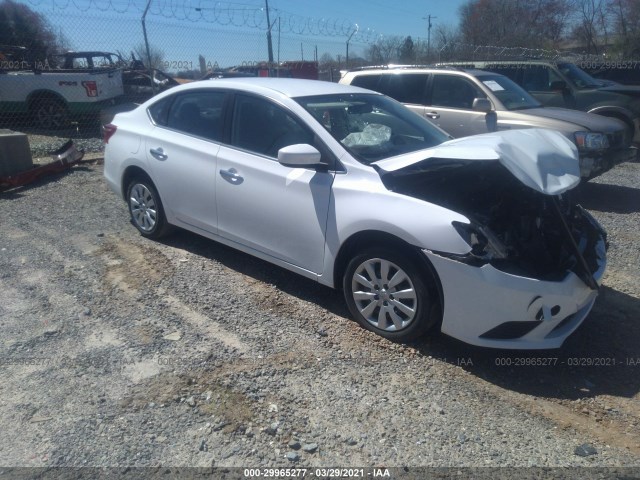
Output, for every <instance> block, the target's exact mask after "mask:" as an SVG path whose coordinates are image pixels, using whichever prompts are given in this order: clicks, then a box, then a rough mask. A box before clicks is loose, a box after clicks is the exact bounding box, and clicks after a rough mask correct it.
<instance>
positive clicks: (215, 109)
mask: <svg viewBox="0 0 640 480" xmlns="http://www.w3.org/2000/svg"><path fill="white" fill-rule="evenodd" d="M224 98H225V92H212V91H199V92H189V93H183V94H180V95H176V96H175V99H174V101H173V102H172V103H171V105H170V107H169V111H168V115H167V121H166V126H167V127H169V128H171V129H173V130H177V131H179V132H183V133H187V134H190V135H196V136H198V137H204V138H206V139H209V140H215V141H220V140H221V139H222V105H223V102H224ZM150 113H151V115H152V117H153V112H152V109H150Z"/></svg>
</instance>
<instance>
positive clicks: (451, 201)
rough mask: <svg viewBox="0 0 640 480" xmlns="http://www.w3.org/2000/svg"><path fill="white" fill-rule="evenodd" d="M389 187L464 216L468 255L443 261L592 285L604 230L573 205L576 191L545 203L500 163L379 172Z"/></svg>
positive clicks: (444, 163)
mask: <svg viewBox="0 0 640 480" xmlns="http://www.w3.org/2000/svg"><path fill="white" fill-rule="evenodd" d="M381 177H382V181H383V183H384V184H385V186H386V187H387V188H388V189H389V190H391V191H393V192H396V193H400V194H403V195H409V196H411V197H414V198H418V199H421V200H424V201H427V202H430V203H433V204H436V205H440V206H442V207H445V208H448V209H450V210H453V211H456V212H458V213H461V214H463V215H465V216H466V217H467V218H468V219H469V220H470V222H471V223H470V224H463V223H459V222H454V227H455V228H456V230H457V231H458V233H459V234H460V235H461V236H462V237H463V238H464V239H465V241H466V242H467V243H468V244H469V246H470V247H471V251H470V252H469V253H468V254H466V255H464V256H459V255H451V254H446V253H442V252H438V253H439V254H442V255H446V256H449V257H450V258H455V259H457V260H459V261H462V262H465V263H469V264H472V265H476V266H481V265H484V264H486V263H490V264H491V265H493V266H494V267H495V268H497V269H499V270H502V271H504V272H507V273H511V274H514V275H520V276H527V277H533V278H537V279H541V280H561V279H562V278H563V277H564V276H566V274H567V271H573V272H574V273H576V274H577V275H578V276H579V277H580V278H581V279H583V281H585V283H587V285H589V286H592V287H593V285H594V284H595V282H594V281H593V277H592V274H593V273H594V272H595V271H596V270H597V268H598V262H597V259H598V253H597V248H596V245H597V243H598V241H599V240H600V239H601V238H604V239H605V241H606V234H605V232H604V230H603V229H602V228H601V227H600V226H599V225H598V224H597V222H596V221H595V220H594V219H593V218H592V217H591V216H590V215H589V214H588V213H587V212H585V211H584V210H583V209H582V207H580V206H579V205H575V204H574V203H573V202H572V199H571V191H568V192H565V193H564V194H562V195H545V194H543V193H540V192H538V191H535V190H533V189H532V188H529V187H528V186H526V185H524V184H523V183H522V182H520V181H519V180H518V179H517V178H516V177H515V176H514V175H513V174H512V173H511V172H509V170H507V169H506V168H505V167H504V166H503V165H502V164H501V163H500V162H498V161H475V160H474V161H465V160H451V159H446V160H439V159H429V161H428V162H422V163H417V164H414V165H412V166H410V167H408V168H404V169H402V170H397V171H394V172H381ZM595 288H597V285H596V286H595Z"/></svg>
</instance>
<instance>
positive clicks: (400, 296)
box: [343, 248, 439, 342]
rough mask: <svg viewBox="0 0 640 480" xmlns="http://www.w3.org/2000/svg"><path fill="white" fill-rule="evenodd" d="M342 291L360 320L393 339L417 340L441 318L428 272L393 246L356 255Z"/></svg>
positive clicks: (376, 331) (346, 274)
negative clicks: (393, 250)
mask: <svg viewBox="0 0 640 480" xmlns="http://www.w3.org/2000/svg"><path fill="white" fill-rule="evenodd" d="M425 270H426V268H425ZM343 291H344V296H345V300H346V302H347V306H348V307H349V310H350V312H351V314H352V315H353V317H354V318H355V319H356V320H357V321H358V323H360V325H362V326H363V327H364V328H366V329H367V330H371V331H372V332H375V333H377V334H378V335H381V336H382V337H385V338H388V339H390V340H394V341H399V342H409V341H414V340H417V339H418V338H420V337H422V336H423V335H424V334H425V333H427V331H428V330H429V329H430V328H431V327H432V326H433V325H434V324H436V323H437V320H438V312H439V308H438V301H437V295H436V293H435V288H434V282H433V279H432V278H431V277H430V276H429V273H427V272H426V271H422V269H421V268H420V266H419V264H418V262H416V261H412V259H410V258H409V257H407V256H405V255H402V254H399V253H395V252H392V251H391V250H390V249H386V248H372V249H369V250H367V251H365V252H363V253H361V254H359V255H357V256H355V257H354V258H353V259H352V260H351V261H350V262H349V265H348V266H347V268H346V271H345V274H344V277H343Z"/></svg>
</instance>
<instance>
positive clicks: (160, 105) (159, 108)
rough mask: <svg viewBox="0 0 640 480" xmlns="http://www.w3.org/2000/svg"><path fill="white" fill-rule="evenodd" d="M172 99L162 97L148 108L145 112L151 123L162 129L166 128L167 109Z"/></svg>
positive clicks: (172, 97)
mask: <svg viewBox="0 0 640 480" xmlns="http://www.w3.org/2000/svg"><path fill="white" fill-rule="evenodd" d="M173 99H174V96H171V97H164V98H163V99H162V100H159V101H157V102H156V103H154V104H153V105H151V106H150V107H149V109H148V110H147V111H148V112H149V116H150V117H151V120H153V123H155V124H156V125H160V126H163V127H166V126H167V115H168V114H169V107H170V106H171V102H172V101H173Z"/></svg>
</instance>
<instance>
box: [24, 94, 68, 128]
mask: <svg viewBox="0 0 640 480" xmlns="http://www.w3.org/2000/svg"><path fill="white" fill-rule="evenodd" d="M31 112H32V114H33V118H34V121H35V122H36V124H37V125H38V127H40V128H42V129H45V130H61V129H63V128H68V127H69V126H70V125H71V123H70V117H69V110H68V109H67V106H66V105H65V103H64V102H63V101H62V100H58V99H56V98H51V97H40V98H36V99H35V100H34V101H33V102H32V103H31Z"/></svg>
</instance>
